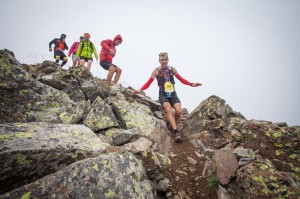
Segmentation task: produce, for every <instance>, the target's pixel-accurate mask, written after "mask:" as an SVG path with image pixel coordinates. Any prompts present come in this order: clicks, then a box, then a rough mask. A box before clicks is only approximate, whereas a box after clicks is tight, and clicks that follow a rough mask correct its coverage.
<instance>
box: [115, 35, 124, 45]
mask: <svg viewBox="0 0 300 199" xmlns="http://www.w3.org/2000/svg"><path fill="white" fill-rule="evenodd" d="M117 39H120V40H121V41H123V39H122V37H121V35H117V36H115V38H114V40H113V42H114V44H115V41H116V40H117Z"/></svg>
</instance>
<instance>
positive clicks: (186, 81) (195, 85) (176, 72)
mask: <svg viewBox="0 0 300 199" xmlns="http://www.w3.org/2000/svg"><path fill="white" fill-rule="evenodd" d="M173 71H174V74H175V77H176V78H177V79H178V80H179V81H180V82H181V83H183V84H185V85H189V86H191V87H198V86H201V85H202V84H200V83H191V82H189V81H188V80H186V79H184V78H183V77H181V76H180V75H179V73H178V71H177V70H176V68H174V67H173Z"/></svg>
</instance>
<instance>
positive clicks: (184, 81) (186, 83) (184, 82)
mask: <svg viewBox="0 0 300 199" xmlns="http://www.w3.org/2000/svg"><path fill="white" fill-rule="evenodd" d="M175 77H176V78H177V79H179V81H181V83H183V84H185V85H191V82H189V81H188V80H186V79H184V78H183V77H181V76H180V75H179V74H178V73H177V74H176V75H175Z"/></svg>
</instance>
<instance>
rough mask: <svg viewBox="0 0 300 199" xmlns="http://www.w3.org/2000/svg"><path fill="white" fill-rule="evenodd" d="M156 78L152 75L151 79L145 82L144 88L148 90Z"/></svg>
mask: <svg viewBox="0 0 300 199" xmlns="http://www.w3.org/2000/svg"><path fill="white" fill-rule="evenodd" d="M153 80H154V78H153V77H150V78H149V80H148V81H147V82H146V83H145V84H144V86H142V88H141V89H142V90H143V91H144V90H146V89H147V88H148V87H149V86H150V85H151V83H152V82H153Z"/></svg>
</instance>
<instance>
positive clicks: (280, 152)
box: [275, 150, 284, 156]
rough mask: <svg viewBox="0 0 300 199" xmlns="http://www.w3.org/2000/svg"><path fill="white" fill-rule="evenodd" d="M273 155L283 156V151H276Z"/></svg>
mask: <svg viewBox="0 0 300 199" xmlns="http://www.w3.org/2000/svg"><path fill="white" fill-rule="evenodd" d="M275 154H276V155H277V156H279V155H281V154H284V151H281V150H276V152H275Z"/></svg>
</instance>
